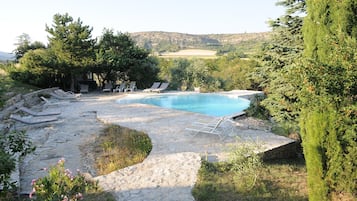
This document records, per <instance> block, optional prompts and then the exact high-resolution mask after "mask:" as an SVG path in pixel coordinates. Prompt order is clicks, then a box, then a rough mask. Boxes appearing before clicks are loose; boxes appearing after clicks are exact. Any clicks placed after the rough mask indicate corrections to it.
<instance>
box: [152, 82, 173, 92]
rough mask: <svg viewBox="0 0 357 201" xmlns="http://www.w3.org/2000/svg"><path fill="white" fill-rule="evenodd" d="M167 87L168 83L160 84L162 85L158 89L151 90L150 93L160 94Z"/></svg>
mask: <svg viewBox="0 0 357 201" xmlns="http://www.w3.org/2000/svg"><path fill="white" fill-rule="evenodd" d="M168 86H169V83H168V82H164V83H162V84H161V85H160V87H159V88H157V89H153V90H151V91H152V92H158V93H160V92H162V91H164V90H166V89H167V87H168Z"/></svg>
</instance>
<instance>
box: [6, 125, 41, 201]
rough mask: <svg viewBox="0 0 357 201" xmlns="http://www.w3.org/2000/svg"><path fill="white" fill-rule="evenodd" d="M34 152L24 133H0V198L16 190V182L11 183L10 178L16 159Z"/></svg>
mask: <svg viewBox="0 0 357 201" xmlns="http://www.w3.org/2000/svg"><path fill="white" fill-rule="evenodd" d="M34 150H35V147H34V146H33V145H32V143H31V141H30V140H29V139H28V137H27V135H26V132H25V131H12V132H1V133H0V186H1V187H2V190H1V191H0V198H6V197H7V196H9V194H11V192H13V191H15V190H16V188H17V187H16V183H17V181H11V180H10V177H11V173H12V172H13V171H14V170H15V168H16V161H17V159H18V157H24V156H26V155H27V154H29V153H31V152H33V151H34Z"/></svg>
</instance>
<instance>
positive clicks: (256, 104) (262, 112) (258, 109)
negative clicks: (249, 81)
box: [245, 95, 270, 120]
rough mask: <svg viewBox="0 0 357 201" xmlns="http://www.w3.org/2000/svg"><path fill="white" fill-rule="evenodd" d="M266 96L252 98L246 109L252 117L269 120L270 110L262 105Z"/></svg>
mask: <svg viewBox="0 0 357 201" xmlns="http://www.w3.org/2000/svg"><path fill="white" fill-rule="evenodd" d="M265 98H266V96H265V95H264V96H263V95H256V96H254V98H253V99H252V100H250V105H249V107H248V108H247V109H246V110H245V112H246V114H247V115H248V116H250V117H256V118H258V119H263V120H268V119H269V118H270V114H269V111H268V110H267V109H266V108H265V107H264V106H263V105H261V102H262V100H264V99H265Z"/></svg>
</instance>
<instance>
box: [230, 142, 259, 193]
mask: <svg viewBox="0 0 357 201" xmlns="http://www.w3.org/2000/svg"><path fill="white" fill-rule="evenodd" d="M257 149H259V145H258V144H256V143H253V144H248V143H239V144H237V145H235V146H234V147H233V148H232V151H231V152H230V163H231V170H232V171H234V172H235V175H236V176H235V178H234V179H235V180H236V181H244V182H236V188H237V190H238V191H239V192H244V191H249V190H250V189H252V188H253V187H254V186H255V182H256V180H257V178H258V175H259V169H260V168H261V167H262V160H261V157H260V156H259V155H258V154H257V153H256V151H257Z"/></svg>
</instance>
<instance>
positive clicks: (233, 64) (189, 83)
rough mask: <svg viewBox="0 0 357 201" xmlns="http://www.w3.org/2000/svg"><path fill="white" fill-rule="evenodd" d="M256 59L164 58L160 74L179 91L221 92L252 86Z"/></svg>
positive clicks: (229, 57) (229, 56)
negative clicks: (197, 88)
mask: <svg viewBox="0 0 357 201" xmlns="http://www.w3.org/2000/svg"><path fill="white" fill-rule="evenodd" d="M254 65H256V63H255V61H254V60H241V59H239V57H237V55H234V54H232V55H231V54H228V55H227V56H222V57H220V58H217V59H209V60H208V59H186V58H177V59H163V58H161V59H160V60H159V66H160V73H159V77H160V78H161V79H165V80H167V81H169V82H170V87H171V88H173V89H179V90H193V89H194V88H195V87H200V89H201V91H203V92H208V91H219V90H233V89H251V88H252V86H253V85H254V84H253V81H252V80H251V79H250V77H249V76H248V74H250V73H251V71H252V69H253V66H254Z"/></svg>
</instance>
